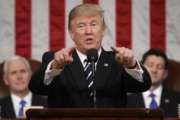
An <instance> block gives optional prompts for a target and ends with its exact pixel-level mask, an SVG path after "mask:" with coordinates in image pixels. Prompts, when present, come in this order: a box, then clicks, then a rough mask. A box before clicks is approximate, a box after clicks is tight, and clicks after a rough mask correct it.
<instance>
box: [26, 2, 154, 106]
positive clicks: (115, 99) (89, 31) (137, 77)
mask: <svg viewBox="0 0 180 120" xmlns="http://www.w3.org/2000/svg"><path fill="white" fill-rule="evenodd" d="M68 23H69V24H68V28H69V33H70V35H71V38H72V40H73V41H74V42H75V47H73V48H63V49H61V50H59V51H57V52H55V53H53V52H47V53H45V54H44V55H43V59H42V66H41V67H40V69H39V70H38V71H37V72H36V73H35V74H34V75H33V77H32V79H31V81H30V84H29V88H30V89H31V90H32V91H33V92H34V93H37V94H44V95H48V105H49V107H123V106H125V105H126V93H127V92H141V91H144V90H147V89H148V88H149V87H150V85H151V80H150V77H149V74H148V73H147V71H146V69H145V68H144V67H143V66H142V65H140V64H139V63H138V62H137V61H136V59H135V58H134V55H133V52H132V51H131V50H130V49H128V48H125V47H112V50H113V52H112V51H110V52H107V51H105V50H104V49H103V48H102V46H101V42H102V39H103V36H104V34H105V30H106V25H105V21H104V17H103V10H102V8H101V7H100V6H98V5H95V4H82V5H78V6H76V7H75V8H73V9H72V11H71V12H70V14H69V22H68ZM92 49H93V50H95V51H97V53H96V57H97V61H94V62H95V76H93V75H92V74H93V73H94V72H92V71H91V72H89V73H87V71H88V70H89V69H91V68H92V67H91V68H90V67H89V66H91V65H92V64H91V63H88V61H87V60H86V59H87V54H88V53H89V52H88V51H89V50H92ZM93 54H94V53H93ZM93 58H95V57H94V56H93ZM93 78H94V79H93Z"/></svg>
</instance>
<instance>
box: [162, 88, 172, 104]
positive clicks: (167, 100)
mask: <svg viewBox="0 0 180 120" xmlns="http://www.w3.org/2000/svg"><path fill="white" fill-rule="evenodd" d="M170 102H171V100H170V98H169V95H168V91H167V90H166V89H165V88H163V90H162V96H161V103H160V106H161V107H165V106H167V107H171V106H169V105H170Z"/></svg>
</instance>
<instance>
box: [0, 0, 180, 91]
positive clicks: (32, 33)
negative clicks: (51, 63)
mask: <svg viewBox="0 0 180 120" xmlns="http://www.w3.org/2000/svg"><path fill="white" fill-rule="evenodd" d="M81 3H96V4H99V5H101V6H102V8H103V9H104V14H105V21H106V24H107V34H106V36H105V37H104V40H103V46H104V48H105V49H106V50H110V46H112V45H116V46H125V47H128V48H131V49H133V51H134V53H135V56H136V57H137V58H138V60H141V57H142V54H143V53H144V52H145V51H147V50H148V49H149V48H161V49H162V50H164V51H165V52H166V53H167V56H168V57H169V59H170V67H169V69H170V70H169V73H170V74H169V76H168V78H167V80H166V82H165V84H166V85H167V86H168V87H171V88H173V89H175V90H177V91H180V7H179V6H180V0H0V63H1V66H0V76H2V65H3V61H4V60H6V59H7V58H9V57H11V56H13V55H22V56H24V57H27V58H28V59H29V60H30V61H36V63H37V64H35V65H34V63H33V62H31V64H32V65H33V69H36V68H37V67H38V66H39V64H40V62H41V57H42V54H43V53H44V52H45V51H49V50H51V51H56V50H59V49H61V48H63V47H71V46H73V42H72V40H71V39H70V36H69V35H68V31H67V21H68V16H67V15H68V13H69V11H70V10H71V9H72V8H73V7H74V6H76V5H78V4H81ZM0 79H2V77H0ZM2 86H3V85H2V80H1V81H0V88H3V87H2ZM3 89H4V88H3Z"/></svg>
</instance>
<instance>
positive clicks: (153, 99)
mask: <svg viewBox="0 0 180 120" xmlns="http://www.w3.org/2000/svg"><path fill="white" fill-rule="evenodd" d="M149 96H150V97H151V98H152V100H151V103H150V104H149V108H151V109H155V108H157V107H158V105H157V102H156V100H155V96H156V95H155V94H154V93H151V94H150V95H149Z"/></svg>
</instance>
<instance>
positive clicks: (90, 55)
mask: <svg viewBox="0 0 180 120" xmlns="http://www.w3.org/2000/svg"><path fill="white" fill-rule="evenodd" d="M87 59H88V62H96V61H97V59H98V51H97V50H96V49H93V48H92V49H89V50H88V51H87Z"/></svg>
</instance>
